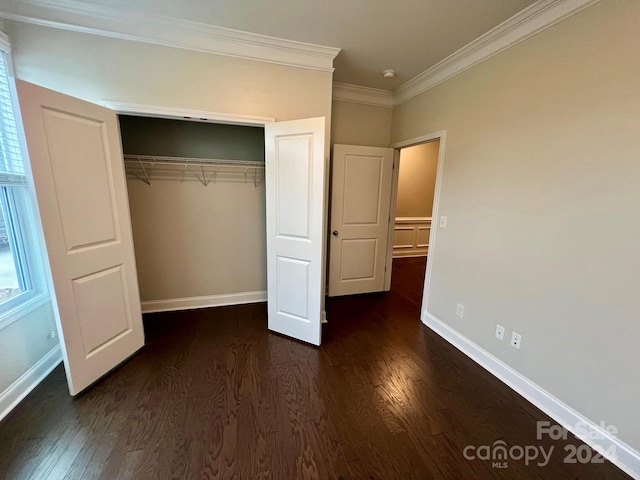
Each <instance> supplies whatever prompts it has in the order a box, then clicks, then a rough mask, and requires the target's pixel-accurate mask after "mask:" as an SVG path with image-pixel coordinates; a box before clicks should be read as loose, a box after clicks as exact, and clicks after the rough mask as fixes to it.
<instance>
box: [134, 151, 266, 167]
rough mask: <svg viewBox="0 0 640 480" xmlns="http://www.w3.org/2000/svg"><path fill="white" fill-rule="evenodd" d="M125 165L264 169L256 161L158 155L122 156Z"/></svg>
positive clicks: (262, 163) (262, 164)
mask: <svg viewBox="0 0 640 480" xmlns="http://www.w3.org/2000/svg"><path fill="white" fill-rule="evenodd" d="M124 161H125V163H129V164H132V163H135V164H136V165H138V166H141V165H142V164H143V163H145V164H151V165H172V166H190V165H198V166H209V165H212V166H228V167H245V168H264V162H262V161H257V160H227V159H221V158H195V157H166V156H160V155H133V154H125V155H124Z"/></svg>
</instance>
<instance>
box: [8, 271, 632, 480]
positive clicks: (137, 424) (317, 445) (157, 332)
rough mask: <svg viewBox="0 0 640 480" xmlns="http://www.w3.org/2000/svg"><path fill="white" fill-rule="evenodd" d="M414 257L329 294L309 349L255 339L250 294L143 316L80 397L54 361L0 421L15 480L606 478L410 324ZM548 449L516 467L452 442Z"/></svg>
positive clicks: (507, 393)
mask: <svg viewBox="0 0 640 480" xmlns="http://www.w3.org/2000/svg"><path fill="white" fill-rule="evenodd" d="M423 275H424V260H423V259H408V260H400V261H394V280H393V289H392V291H391V292H389V293H385V294H372V295H361V296H354V297H345V298H337V299H330V301H329V302H328V318H329V324H327V325H325V327H324V339H323V345H322V347H321V348H314V347H310V346H307V345H304V344H301V343H298V342H296V341H293V340H289V339H287V338H285V337H282V336H279V335H275V334H270V333H268V332H267V327H266V307H265V305H264V304H255V305H246V306H236V307H223V308H217V309H203V310H192V311H189V312H181V313H165V314H154V315H149V316H147V317H146V318H145V326H146V335H147V345H146V346H145V347H144V348H143V349H142V351H140V352H139V353H138V354H137V355H135V356H134V357H133V358H131V359H130V360H129V361H128V362H126V363H125V364H124V365H122V366H120V367H119V368H118V369H116V370H115V371H113V372H112V373H111V374H109V375H108V376H106V377H105V378H104V379H102V380H101V381H100V382H98V383H97V384H96V385H95V386H93V387H92V388H90V389H89V390H88V391H86V392H85V393H84V394H82V395H80V396H78V397H77V398H75V399H73V398H71V397H69V395H68V392H67V387H66V383H65V378H64V372H63V370H62V368H58V369H56V370H55V371H54V372H53V373H52V374H51V375H50V376H49V377H48V378H47V379H46V380H45V381H44V382H43V383H42V384H41V385H40V386H39V387H38V388H36V390H34V392H33V393H32V394H31V395H29V396H28V397H27V398H26V399H25V401H23V402H22V403H21V404H20V405H19V406H18V407H17V408H16V409H15V410H14V411H13V412H11V413H10V414H9V416H8V417H7V418H6V419H5V420H4V421H3V422H2V423H0V452H1V453H0V476H1V477H3V478H10V479H15V478H24V479H39V478H46V479H53V478H64V479H82V480H85V479H92V478H103V479H117V478H140V479H147V478H149V479H151V478H157V479H172V478H185V479H196V478H220V479H254V478H255V479H257V478H265V479H266V478H269V479H305V478H321V479H333V478H336V479H337V478H356V479H366V478H375V479H384V478H388V479H430V478H434V479H455V480H460V479H493V478H497V479H520V478H522V479H524V478H527V479H528V478H531V479H622V478H629V477H627V476H625V475H624V474H623V473H622V472H621V471H620V470H618V469H617V468H616V467H615V466H613V465H612V464H610V463H602V464H579V463H578V464H565V463H563V460H564V458H565V456H566V454H567V453H566V452H565V450H564V448H565V446H566V445H567V444H573V445H580V443H579V442H577V441H576V440H574V439H573V438H572V437H570V438H569V440H568V441H566V442H553V441H550V440H548V439H544V440H542V441H539V440H537V439H536V421H537V420H548V417H546V416H545V415H544V414H542V413H541V412H540V411H539V410H537V409H536V408H535V407H533V406H532V405H530V404H529V403H527V402H526V401H525V400H523V399H522V398H520V397H519V396H518V395H517V394H516V393H514V392H513V391H512V390H510V389H509V388H507V387H506V386H504V385H503V384H502V383H501V382H500V381H498V380H496V379H495V378H494V377H493V376H492V375H490V374H489V373H487V372H486V371H485V370H483V369H482V368H481V367H479V366H478V365H476V364H475V363H474V362H473V361H471V360H470V359H468V358H467V357H465V356H464V355H463V354H461V353H460V352H458V351H457V350H456V349H455V348H453V347H452V346H450V345H449V344H448V343H447V342H445V341H444V340H442V339H441V338H440V337H438V336H437V335H436V334H434V333H433V332H431V331H430V330H429V329H428V328H426V327H425V326H424V325H422V323H420V321H419V320H418V312H419V305H420V300H421V291H420V290H421V288H422V278H423ZM499 441H502V442H505V444H506V445H507V446H508V447H509V448H511V447H514V446H521V447H526V446H529V445H530V446H534V447H540V446H542V447H544V448H545V451H547V452H548V450H549V448H550V447H554V452H553V454H552V455H551V460H550V461H549V463H548V465H546V466H544V467H541V466H538V465H537V462H538V461H541V459H542V457H539V458H537V459H536V460H534V461H533V462H529V464H528V465H526V464H525V460H524V459H520V460H514V459H508V461H507V465H506V467H507V468H492V462H491V460H479V459H475V460H466V459H465V457H464V455H463V451H464V449H465V447H466V446H468V445H472V446H475V447H480V446H483V445H488V446H493V445H494V443H495V442H499Z"/></svg>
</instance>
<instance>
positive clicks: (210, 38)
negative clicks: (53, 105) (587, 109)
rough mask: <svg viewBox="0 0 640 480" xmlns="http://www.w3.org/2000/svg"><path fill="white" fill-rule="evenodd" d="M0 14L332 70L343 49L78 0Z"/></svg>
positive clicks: (28, 1)
mask: <svg viewBox="0 0 640 480" xmlns="http://www.w3.org/2000/svg"><path fill="white" fill-rule="evenodd" d="M0 18H6V19H9V20H15V21H19V22H26V23H32V24H35V25H42V26H46V27H53V28H60V29H64V30H70V31H74V32H82V33H90V34H94V35H102V36H106V37H112V38H119V39H124V40H134V41H138V42H144V43H151V44H154V45H162V46H166V47H176V48H183V49H188V50H194V51H198V52H205V53H213V54H216V55H224V56H229V57H237V58H243V59H248V60H255V61H260V62H266V63H274V64H278V65H286V66H291V67H300V68H306V69H311V70H321V71H326V72H333V60H334V58H335V57H336V55H338V53H339V52H340V49H339V48H334V47H325V46H322V45H314V44H310V43H303V42H296V41H292V40H285V39H282V38H275V37H270V36H267V35H258V34H255V33H250V32H242V31H239V30H232V29H229V28H222V27H217V26H213V25H207V24H204V23H198V22H191V21H187V20H180V19H175V18H168V17H163V16H160V15H141V14H138V13H133V12H129V11H127V12H125V11H123V10H120V9H115V8H112V7H107V6H99V5H91V4H87V3H82V2H79V1H77V0H64V1H63V0H4V1H3V2H2V7H1V11H0Z"/></svg>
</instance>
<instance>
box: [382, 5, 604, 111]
mask: <svg viewBox="0 0 640 480" xmlns="http://www.w3.org/2000/svg"><path fill="white" fill-rule="evenodd" d="M598 1H599V0H540V1H538V2H536V3H534V4H533V5H531V6H529V7H528V8H525V9H524V10H522V11H521V12H519V13H517V14H515V15H514V16H513V17H511V18H509V19H508V20H506V21H504V22H502V23H501V24H500V25H498V26H497V27H495V28H493V29H492V30H490V31H488V32H487V33H485V34H484V35H482V36H480V37H478V38H477V39H476V40H474V41H472V42H471V43H468V44H467V45H465V46H464V47H462V48H461V49H460V50H458V51H456V52H455V53H453V54H451V55H449V56H448V57H447V58H445V59H444V60H442V61H440V62H438V63H436V64H435V65H434V66H433V67H431V68H429V69H427V70H425V71H424V72H422V73H421V74H419V75H417V76H416V77H414V78H412V79H411V80H409V81H408V82H406V83H404V84H402V85H400V87H398V88H397V89H396V90H394V92H393V100H394V101H393V105H394V106H396V105H400V104H402V103H404V102H406V101H407V100H410V99H412V98H413V97H415V96H417V95H420V94H421V93H423V92H426V91H427V90H429V89H431V88H433V87H435V86H436V85H439V84H440V83H442V82H444V81H446V80H448V79H450V78H451V77H453V76H455V75H457V74H459V73H461V72H464V71H465V70H467V69H469V68H471V67H473V66H474V65H477V64H478V63H480V62H482V61H484V60H487V59H488V58H491V57H493V56H494V55H497V54H498V53H500V52H502V51H504V50H506V49H508V48H510V47H512V46H514V45H516V44H517V43H519V42H521V41H523V40H526V39H527V38H529V37H531V36H533V35H535V34H536V33H539V32H541V31H542V30H545V29H546V28H549V27H550V26H552V25H555V24H556V23H558V22H560V21H562V20H564V19H565V18H567V17H570V16H571V15H573V14H575V13H578V12H579V11H580V10H583V9H585V8H587V7H589V6H590V5H593V4H594V3H597V2H598Z"/></svg>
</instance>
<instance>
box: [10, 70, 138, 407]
mask: <svg viewBox="0 0 640 480" xmlns="http://www.w3.org/2000/svg"><path fill="white" fill-rule="evenodd" d="M17 86H18V96H19V99H20V107H21V110H22V118H23V122H24V126H25V134H26V139H27V146H28V150H29V157H30V161H31V168H32V171H33V177H34V183H35V187H36V195H37V198H38V205H39V208H40V214H41V218H42V226H43V231H44V236H45V241H46V245H47V253H48V257H49V263H50V265H51V274H52V279H53V286H54V290H55V297H56V300H57V306H58V313H59V319H60V322H59V323H60V330H61V334H62V340H63V352H64V361H65V369H66V372H67V379H68V381H69V391H70V392H71V394H72V395H75V394H77V393H78V392H80V391H81V390H83V389H84V388H86V387H87V386H89V385H90V384H92V383H93V382H95V381H96V380H97V379H98V378H100V377H101V376H102V375H104V374H105V373H107V372H108V371H109V370H111V369H112V368H113V367H115V366H116V365H118V364H119V363H121V362H122V361H123V360H125V359H126V358H127V357H129V356H130V355H131V354H133V353H134V352H135V351H136V350H138V349H139V348H140V347H142V345H143V344H144V332H143V327H142V316H141V313H140V298H139V292H138V279H137V275H136V266H135V260H134V254H133V240H132V236H131V222H130V215H129V202H128V198H127V192H126V184H125V176H124V170H123V168H124V167H123V160H122V147H121V145H120V133H119V125H118V120H117V118H116V114H115V112H113V111H111V110H108V109H106V108H103V107H100V106H97V105H94V104H91V103H87V102H85V101H82V100H79V99H77V98H73V97H68V96H66V95H63V94H61V93H58V92H54V91H51V90H47V89H44V88H42V87H38V86H36V85H31V84H29V83H26V82H21V81H18V82H17Z"/></svg>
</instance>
